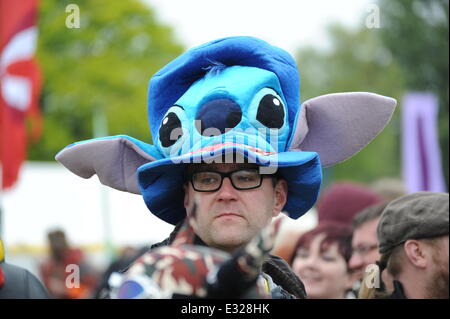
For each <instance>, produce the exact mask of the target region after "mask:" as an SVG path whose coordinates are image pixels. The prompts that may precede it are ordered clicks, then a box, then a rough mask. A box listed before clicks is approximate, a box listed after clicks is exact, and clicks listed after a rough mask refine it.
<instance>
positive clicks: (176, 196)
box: [56, 36, 396, 297]
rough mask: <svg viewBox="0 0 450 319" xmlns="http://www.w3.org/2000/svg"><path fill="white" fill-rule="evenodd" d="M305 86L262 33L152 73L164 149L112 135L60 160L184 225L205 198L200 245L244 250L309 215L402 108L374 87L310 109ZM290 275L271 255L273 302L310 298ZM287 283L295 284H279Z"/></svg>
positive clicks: (201, 50) (196, 226)
mask: <svg viewBox="0 0 450 319" xmlns="http://www.w3.org/2000/svg"><path fill="white" fill-rule="evenodd" d="M299 84H300V79H299V74H298V68H297V65H296V62H295V60H294V59H293V57H292V56H291V55H290V54H289V53H288V52H286V51H284V50H282V49H281V48H278V47H275V46H273V45H271V44H269V43H267V42H265V41H263V40H261V39H257V38H253V37H239V36H238V37H228V38H223V39H218V40H214V41H211V42H209V43H206V44H203V45H200V46H198V47H196V48H192V49H191V50H188V51H187V52H185V53H184V54H182V55H181V56H179V57H178V58H176V59H174V60H173V61H172V62H170V63H169V64H167V65H166V66H165V67H163V68H162V69H161V70H159V71H158V72H157V73H156V74H155V75H153V77H152V78H151V80H150V83H149V90H148V92H149V95H148V112H149V117H148V119H149V122H150V126H151V131H152V140H153V143H154V144H147V143H144V142H142V141H139V140H137V139H135V138H132V137H130V136H126V135H118V136H111V137H105V138H98V139H93V140H88V141H84V142H80V143H75V144H71V145H69V146H67V147H66V148H65V149H63V150H62V151H61V152H59V153H58V155H57V156H56V159H57V160H58V161H60V162H61V163H62V164H63V165H65V166H66V167H67V168H68V169H70V170H71V171H72V172H74V173H75V174H78V175H80V176H82V177H84V178H87V177H90V176H92V175H93V174H94V173H95V174H97V175H98V176H99V179H100V181H101V182H102V183H104V184H105V185H108V186H111V187H113V188H116V189H119V190H122V191H128V192H132V193H138V194H142V196H143V198H144V201H145V203H146V205H147V207H148V208H149V210H150V211H151V212H152V213H153V214H154V215H156V216H157V217H158V218H160V219H162V220H164V221H165V222H167V223H170V224H172V225H176V224H179V223H183V220H184V219H185V218H186V216H187V212H189V211H191V210H192V207H193V205H194V203H197V211H196V213H197V218H193V219H191V222H192V223H191V226H192V228H193V230H194V232H195V234H196V235H197V237H198V243H199V245H197V246H202V244H204V245H205V246H208V247H210V248H213V249H216V250H221V251H224V252H226V253H229V254H234V253H236V252H237V251H239V250H240V249H244V247H247V246H246V245H248V244H249V243H251V242H252V239H253V238H255V236H256V237H257V236H258V235H259V234H260V232H261V231H262V230H263V229H264V228H265V227H266V226H267V225H269V224H270V223H271V221H272V218H273V217H275V216H277V215H278V214H279V213H280V212H281V211H283V212H284V213H286V214H287V215H288V216H289V217H290V218H293V219H297V218H299V217H300V216H302V215H303V214H305V213H306V212H308V210H309V209H310V208H311V207H312V206H313V205H314V203H315V201H316V199H317V197H318V194H319V190H320V183H321V180H322V166H331V165H334V164H336V163H338V162H340V161H343V160H345V159H347V158H349V157H351V156H352V155H353V154H355V153H357V152H358V151H359V150H360V149H361V148H362V147H364V146H365V145H367V144H368V143H369V142H370V141H371V140H372V139H373V138H374V137H375V136H376V135H377V134H378V133H379V132H380V131H381V130H382V129H383V128H384V126H385V125H386V124H387V122H388V121H389V120H390V118H391V116H392V113H393V111H394V108H395V105H396V101H395V100H394V99H391V98H388V97H384V96H380V95H377V94H372V93H364V92H358V93H357V92H354V93H340V94H328V95H325V96H320V97H316V98H313V99H311V100H309V101H306V102H305V103H303V104H302V105H300V94H299ZM369 113H370V115H371V116H367V114H369ZM375 115H376V116H375ZM349 127H351V130H349V129H348V128H349ZM319 154H320V156H319ZM262 242H264V241H262ZM247 248H249V247H247ZM195 251H196V252H197V251H198V249H195ZM184 252H186V250H184ZM216 255H218V254H216ZM263 255H264V256H266V255H265V254H263ZM246 256H248V255H246ZM146 257H148V258H147V260H152V258H151V256H149V255H145V256H143V257H142V258H143V259H142V262H143V263H146V262H145V260H144V259H145V258H146ZM234 257H236V256H235V255H234ZM200 259H201V258H200ZM244 259H245V258H244ZM232 260H233V259H232ZM241 261H242V260H241ZM247 261H248V260H247ZM139 262H140V261H138V263H139ZM243 264H244V262H241V264H240V266H243ZM174 267H175V266H174ZM242 268H245V267H242ZM139 269H140V270H139ZM288 269H289V268H288V266H287V265H286V264H285V263H283V262H282V261H281V260H279V259H277V258H274V257H272V258H270V259H269V261H268V262H266V263H264V264H263V265H262V270H263V274H262V275H263V277H264V278H265V281H266V286H267V287H268V289H269V290H270V291H271V292H272V296H275V295H276V296H285V295H286V296H287V295H290V296H296V297H304V292H302V291H303V289H302V287H301V286H302V285H301V284H300V282H299V280H298V279H293V280H289V279H288V277H292V278H295V276H294V274H293V273H292V272H290V270H288ZM138 270H139V271H141V273H145V271H144V270H145V265H143V264H142V263H141V264H140V267H134V268H133V267H132V268H130V272H135V271H138ZM269 273H272V274H273V276H272V275H270V276H269ZM264 274H265V275H266V276H264ZM147 277H149V275H148V274H147ZM143 280H144V279H143ZM144 281H146V282H147V284H148V286H151V284H150V283H148V278H147V279H146V280H144ZM172 281H173V280H172ZM175 282H176V280H175ZM281 282H285V283H286V284H285V285H286V287H285V286H282V287H281V288H279V287H280V285H281V284H280V283H281ZM288 283H290V284H292V285H293V286H294V287H287V286H288V285H289V284H288ZM131 286H132V284H130V287H131ZM130 291H131V290H130ZM284 291H291V293H290V294H285V293H284ZM278 292H279V294H278ZM119 295H120V294H119Z"/></svg>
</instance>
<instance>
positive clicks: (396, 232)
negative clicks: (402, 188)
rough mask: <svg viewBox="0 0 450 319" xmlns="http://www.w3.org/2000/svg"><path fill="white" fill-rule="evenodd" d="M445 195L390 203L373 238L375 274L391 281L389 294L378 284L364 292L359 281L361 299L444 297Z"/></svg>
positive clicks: (446, 270)
mask: <svg viewBox="0 0 450 319" xmlns="http://www.w3.org/2000/svg"><path fill="white" fill-rule="evenodd" d="M448 205H449V194H448V193H433V192H417V193H412V194H408V195H404V196H402V197H400V198H398V199H396V200H394V201H392V202H390V203H389V204H388V205H387V207H386V208H385V209H384V211H383V213H382V215H381V218H380V222H379V224H378V228H377V233H378V239H379V247H378V250H379V252H380V254H381V257H380V260H379V262H378V266H379V272H380V273H382V272H383V271H388V273H389V274H390V275H391V276H392V278H393V287H394V291H393V292H387V291H386V290H385V288H384V283H383V281H380V285H379V286H378V287H371V288H368V286H369V285H370V284H369V285H368V283H369V281H367V279H368V277H366V278H365V279H366V280H363V285H362V286H361V290H360V295H359V297H360V298H391V299H448V298H449V268H448V267H449V208H448Z"/></svg>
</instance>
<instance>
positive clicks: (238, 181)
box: [190, 168, 272, 192]
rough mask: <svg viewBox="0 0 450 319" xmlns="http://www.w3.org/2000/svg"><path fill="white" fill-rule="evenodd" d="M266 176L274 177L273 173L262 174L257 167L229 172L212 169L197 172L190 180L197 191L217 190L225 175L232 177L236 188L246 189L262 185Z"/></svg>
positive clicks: (232, 182) (231, 179) (232, 183)
mask: <svg viewBox="0 0 450 319" xmlns="http://www.w3.org/2000/svg"><path fill="white" fill-rule="evenodd" d="M264 176H267V177H272V175H261V174H260V173H259V170H258V169H256V168H255V169H253V168H246V169H239V170H236V171H232V172H227V173H222V172H210V171H201V172H195V173H193V174H192V176H191V178H190V180H191V183H192V187H194V189H195V190H196V191H197V192H215V191H217V190H218V189H220V188H221V187H222V183H223V179H224V178H225V177H228V178H229V179H230V181H231V185H233V187H234V188H235V189H238V190H246V189H253V188H258V187H260V186H261V184H262V179H263V177H264Z"/></svg>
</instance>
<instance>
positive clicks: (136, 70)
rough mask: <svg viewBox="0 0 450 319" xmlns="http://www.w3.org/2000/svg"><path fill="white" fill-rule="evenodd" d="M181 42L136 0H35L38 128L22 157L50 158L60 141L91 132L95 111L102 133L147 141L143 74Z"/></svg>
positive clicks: (62, 143) (65, 142) (154, 68)
mask: <svg viewBox="0 0 450 319" xmlns="http://www.w3.org/2000/svg"><path fill="white" fill-rule="evenodd" d="M74 2H75V3H76V5H77V6H78V8H79V13H80V27H79V28H76V27H75V28H69V27H67V26H66V20H67V19H68V16H69V15H70V12H66V8H67V6H68V5H69V4H71V3H74ZM69 22H70V21H69ZM69 26H70V24H69ZM183 50H184V49H183V47H182V46H181V45H180V44H178V43H177V41H176V40H175V39H174V35H173V33H172V29H171V28H170V27H168V26H165V25H162V24H161V23H160V22H159V21H157V19H156V17H155V15H154V13H153V11H152V9H151V8H150V7H148V6H147V5H145V4H143V3H142V2H141V1H138V0H126V1H107V0H96V1H88V0H83V1H60V0H46V1H41V2H40V12H39V41H38V58H39V61H40V64H41V68H42V69H43V74H44V80H45V82H44V89H43V94H42V97H41V108H42V111H43V115H44V132H43V137H42V139H41V140H40V142H39V143H38V144H36V145H34V146H32V147H31V148H30V150H29V158H30V159H32V160H53V159H54V156H55V155H56V153H57V152H58V151H60V150H61V149H62V148H63V147H65V146H66V145H68V144H70V143H73V142H75V141H79V140H85V139H89V138H92V137H93V134H94V133H93V114H94V112H97V113H103V114H105V115H106V119H107V123H108V132H107V134H109V135H114V134H128V135H131V136H133V137H136V138H139V139H141V140H143V141H146V142H148V143H151V135H150V130H149V127H148V124H147V123H148V122H147V121H146V120H145V119H146V118H147V107H146V106H147V103H146V101H147V85H148V81H149V79H150V77H151V76H152V75H153V74H154V73H155V72H156V71H157V70H159V69H160V68H161V67H162V66H164V65H165V64H167V63H168V62H169V61H170V60H172V59H174V58H175V57H176V56H178V55H179V54H180V53H181V52H182V51H183Z"/></svg>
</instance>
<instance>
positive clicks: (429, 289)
mask: <svg viewBox="0 0 450 319" xmlns="http://www.w3.org/2000/svg"><path fill="white" fill-rule="evenodd" d="M438 255H439V250H438V249H435V250H434V252H433V259H432V260H433V263H434V264H435V265H436V269H435V272H434V273H433V274H432V275H431V278H430V279H431V280H430V281H429V282H428V283H427V286H426V294H427V296H428V297H427V298H430V299H448V298H449V292H448V283H449V282H448V281H449V276H448V260H441V259H442V257H441V258H439V257H438Z"/></svg>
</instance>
